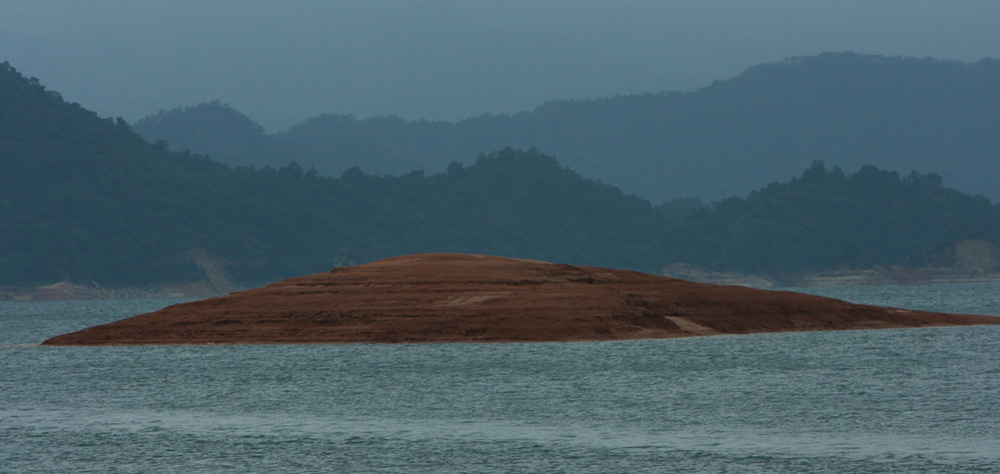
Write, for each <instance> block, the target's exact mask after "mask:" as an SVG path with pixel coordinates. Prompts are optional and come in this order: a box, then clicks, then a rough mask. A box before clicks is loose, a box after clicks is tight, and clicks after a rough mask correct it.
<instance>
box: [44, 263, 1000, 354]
mask: <svg viewBox="0 0 1000 474" xmlns="http://www.w3.org/2000/svg"><path fill="white" fill-rule="evenodd" d="M974 324H1000V317H993V316H974V315H959V314H945V313H932V312H924V311H911V310H906V309H896V308H884V307H878V306H867V305H859V304H852V303H848V302H844V301H840V300H836V299H832V298H824V297H820V296H812V295H805V294H799V293H793V292H786V291H771V290H759V289H752V288H747V287H741V286H724V285H712V284H706V283H694V282H689V281H685V280H679V279H675V278H669V277H664V276H656V275H650V274H645V273H639V272H634V271H626V270H614V269H607V268H596V267H586V266H575V265H567V264H555V263H547V262H542V261H536V260H525V259H517V258H506V257H496V256H486V255H466V254H420V255H408V256H402V257H394V258H387V259H384V260H379V261H376V262H372V263H368V264H364V265H355V266H348V267H341V268H336V269H333V270H331V271H330V272H327V273H320V274H316V275H308V276H302V277H297V278H291V279H287V280H283V281H280V282H277V283H274V284H271V285H268V286H265V287H263V288H258V289H253V290H247V291H240V292H235V293H231V294H229V295H226V296H221V297H216V298H209V299H205V300H201V301H194V302H189V303H182V304H177V305H174V306H170V307H167V308H164V309H162V310H159V311H155V312H152V313H147V314H142V315H138V316H134V317H131V318H127V319H123V320H121V321H116V322H112V323H109V324H104V325H101V326H94V327H91V328H87V329H84V330H82V331H77V332H73V333H69V334H64V335H61V336H56V337H53V338H51V339H48V340H46V341H45V342H43V344H44V345H87V346H93V345H141V344H290V343H407V342H408V343H416V342H543V341H545V342H555V341H603V340H621V339H647V338H673V337H688V336H709V335H721V334H749V333H761V332H778V331H817V330H845V329H873V328H910V327H924V326H955V325H974Z"/></svg>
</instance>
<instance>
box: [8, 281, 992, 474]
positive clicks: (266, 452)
mask: <svg viewBox="0 0 1000 474" xmlns="http://www.w3.org/2000/svg"><path fill="white" fill-rule="evenodd" d="M801 291H808V292H812V293H817V294H824V295H827V296H833V297H837V298H840V299H845V300H848V301H854V302H859V303H870V304H883V305H891V306H899V307H910V308H913V309H928V310H939V311H951V312H968V313H978V314H993V315H1000V285H953V286H935V287H876V288H825V289H803V290H801ZM174 302H177V301H172V300H111V301H70V302H0V472H3V473H8V472H9V473H35V472H37V473H51V472H101V473H104V472H116V473H160V472H163V473H167V472H171V473H172V472H199V473H200V472H206V473H216V472H233V473H248V472H249V473H284V472H287V473H308V472H353V473H398V472H406V473H441V472H449V473H450V472H454V473H458V472H463V473H508V472H546V473H548V472H553V473H559V472H565V473H796V474H798V473H805V472H808V473H852V474H854V473H921V472H927V473H931V472H933V473H994V474H995V473H997V472H1000V441H998V440H1000V409H998V408H997V403H996V402H997V396H998V394H1000V326H979V327H976V326H973V327H958V328H926V329H898V330H896V329H893V330H874V331H836V332H808V333H779V334H758V335H747V336H715V337H707V338H687V339H670V340H642V341H621V342H582V343H530V344H511V343H495V344H407V345H377V344H346V345H256V346H157V347H91V348H86V347H83V348H73V347H41V346H38V345H37V344H38V342H40V341H42V340H44V339H46V338H47V337H50V336H53V335H57V334H61V333H64V332H69V331H73V330H77V329H82V328H83V327H87V326H91V325H94V324H100V323H104V322H110V321H114V320H117V319H121V318H124V317H127V316H131V315H134V314H138V313H141V312H146V311H151V310H156V309H159V308H161V307H163V306H165V305H167V304H172V303H174Z"/></svg>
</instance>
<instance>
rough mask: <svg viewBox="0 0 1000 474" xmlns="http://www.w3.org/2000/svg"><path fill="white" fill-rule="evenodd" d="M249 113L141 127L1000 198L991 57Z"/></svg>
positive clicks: (203, 136)
mask: <svg viewBox="0 0 1000 474" xmlns="http://www.w3.org/2000/svg"><path fill="white" fill-rule="evenodd" d="M207 121H214V122H212V123H209V122H207ZM248 123H250V124H252V121H251V120H250V119H248V118H247V117H245V116H243V115H242V114H240V113H239V112H237V111H234V110H232V109H231V108H229V107H227V106H225V105H224V104H219V103H215V104H203V105H200V106H197V107H190V108H187V109H176V110H173V111H168V112H161V113H159V114H156V115H153V116H150V117H147V118H145V119H143V120H141V121H139V122H138V123H137V124H136V125H135V129H136V130H137V131H138V132H140V133H141V134H142V135H143V136H145V137H147V138H149V139H150V140H152V141H155V140H156V139H166V140H167V141H168V142H169V143H170V145H171V147H172V148H173V149H175V150H178V151H180V150H184V149H190V150H192V151H194V152H199V153H207V154H209V155H211V156H213V157H217V158H218V159H220V160H222V161H225V162H228V163H233V164H261V163H271V164H272V165H275V166H277V165H278V164H283V163H286V162H287V161H288V160H289V159H294V160H296V161H298V162H299V163H302V164H303V165H304V166H314V167H316V169H317V170H319V172H320V173H321V174H330V175H334V176H336V175H339V174H340V173H341V172H343V170H345V169H347V168H350V167H352V166H358V167H360V168H361V169H362V170H364V171H365V172H368V173H374V174H385V173H392V174H401V173H405V172H407V171H410V170H413V169H423V170H427V171H428V172H437V171H441V170H443V169H444V168H445V166H446V165H447V164H448V163H450V162H451V161H458V162H462V163H469V162H470V160H471V158H470V157H474V156H476V155H477V154H478V153H481V152H482V151H483V150H496V149H501V148H503V147H506V146H512V147H515V148H528V147H532V146H535V147H538V148H539V149H542V150H545V151H546V152H547V153H551V154H553V155H554V156H556V157H558V159H559V160H560V162H561V163H562V164H563V165H566V166H568V167H570V168H572V169H575V170H577V171H579V172H580V173H582V174H583V175H585V176H591V177H595V178H598V179H601V180H602V181H604V182H607V183H610V184H613V185H616V186H619V187H620V188H622V189H623V190H625V191H626V192H631V193H636V194H638V195H640V196H642V197H644V198H647V199H651V200H653V201H654V202H662V201H664V200H667V199H673V198H681V197H689V196H693V197H699V198H702V199H708V200H717V199H722V198H725V197H728V196H732V195H744V194H746V193H748V192H749V191H751V190H753V189H755V188H756V187H758V186H760V185H761V184H762V183H768V182H773V181H784V180H787V179H790V178H791V177H792V174H791V173H792V171H790V170H801V169H805V168H807V167H808V166H809V165H810V163H812V162H813V161H814V160H822V161H824V162H825V163H827V164H829V165H831V166H840V167H841V168H843V169H845V170H848V171H854V170H857V169H860V167H861V166H863V165H874V166H878V167H879V168H883V169H896V170H902V171H905V172H908V171H909V170H913V169H916V170H921V171H924V172H933V173H937V174H939V175H941V176H942V177H943V178H944V179H945V181H946V182H947V183H949V184H950V185H951V186H954V187H956V188H957V189H960V190H962V191H964V192H968V193H971V194H984V195H986V196H989V197H991V198H993V199H1000V186H997V185H996V183H997V182H998V178H1000V168H998V165H997V158H996V157H997V156H1000V61H998V60H993V59H984V60H981V61H978V62H976V63H960V62H954V61H940V60H934V59H916V58H899V57H883V56H871V55H861V54H854V53H824V54H821V55H818V56H811V57H801V58H791V59H787V60H784V61H779V62H776V63H769V64H762V65H759V66H755V67H752V68H750V69H748V70H746V71H745V72H743V73H742V74H740V75H739V76H736V77H734V78H731V79H726V80H720V81H716V82H715V83H713V84H711V85H709V86H706V87H704V88H702V89H699V90H696V91H693V92H686V93H671V92H664V93H651V94H645V95H634V96H619V97H611V98H606V99H599V100H582V101H552V102H548V103H546V104H543V105H541V106H539V107H538V108H537V109H535V110H534V111H531V112H524V113H520V114H516V115H499V116H496V115H484V116H481V117H475V118H470V119H467V120H463V121H461V122H458V123H447V122H427V121H405V120H402V119H398V118H395V117H375V118H369V119H365V120H358V119H355V118H354V117H351V116H342V115H325V116H320V117H315V118H312V119H309V120H306V121H304V122H302V123H300V124H298V125H296V126H294V127H292V128H291V129H289V130H288V131H287V132H284V133H278V134H271V135H267V134H265V133H264V132H263V131H261V130H260V129H259V127H256V128H255V127H254V126H252V125H250V126H248V125H247V124H248ZM236 129H239V130H236ZM258 142H266V146H263V145H258V144H256V143H258ZM250 144H254V145H252V146H251V145H250ZM260 150H266V152H262V151H260Z"/></svg>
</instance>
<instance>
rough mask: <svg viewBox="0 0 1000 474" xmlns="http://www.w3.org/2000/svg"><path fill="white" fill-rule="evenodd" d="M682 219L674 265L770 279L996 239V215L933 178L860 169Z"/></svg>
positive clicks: (816, 171)
mask: <svg viewBox="0 0 1000 474" xmlns="http://www.w3.org/2000/svg"><path fill="white" fill-rule="evenodd" d="M687 214H688V216H689V217H688V220H687V225H685V226H684V229H683V230H684V234H683V235H682V236H681V237H680V238H679V239H677V240H676V241H675V243H676V244H677V245H679V246H680V247H681V248H683V249H685V250H684V252H679V253H676V254H675V257H674V260H676V261H686V262H689V263H695V264H699V265H704V266H707V267H709V268H714V269H717V270H738V271H742V272H750V273H759V274H769V275H779V276H780V275H787V274H795V273H801V272H805V271H816V270H824V269H828V268H833V267H848V268H867V267H870V266H872V265H875V264H901V263H904V262H905V261H906V259H907V257H909V256H910V255H913V254H915V253H917V252H919V251H918V250H917V249H927V250H930V249H934V248H937V247H940V246H943V245H944V244H946V243H948V242H950V241H953V240H957V239H963V238H973V237H975V238H984V239H993V240H996V239H997V237H998V236H1000V213H998V208H997V207H996V206H993V205H991V204H990V201H989V200H988V199H986V198H985V197H982V196H978V197H977V196H970V195H967V194H962V193H960V192H958V191H956V190H954V189H949V188H945V187H943V186H942V184H941V177H940V176H938V175H935V174H928V175H923V174H920V173H917V172H912V173H910V174H909V175H908V176H906V177H905V178H901V177H900V176H899V174H897V173H895V172H890V171H883V170H879V169H878V168H875V167H873V166H865V167H862V168H861V169H860V170H858V171H857V172H856V173H854V174H852V175H850V176H845V174H844V173H843V171H841V170H840V169H839V168H836V167H835V168H833V169H831V170H827V169H826V167H825V165H824V164H823V163H822V162H820V161H816V162H814V163H813V165H812V166H811V167H810V168H809V169H807V170H806V171H805V172H804V173H803V174H802V176H801V177H799V178H795V179H792V180H791V181H790V182H788V183H773V184H771V185H769V186H767V187H766V188H763V189H761V190H758V191H754V192H752V193H750V195H749V196H747V197H746V198H745V199H741V198H730V199H727V200H724V201H722V202H719V203H717V204H715V205H713V206H711V207H709V206H705V207H704V208H703V209H701V210H700V211H688V212H687Z"/></svg>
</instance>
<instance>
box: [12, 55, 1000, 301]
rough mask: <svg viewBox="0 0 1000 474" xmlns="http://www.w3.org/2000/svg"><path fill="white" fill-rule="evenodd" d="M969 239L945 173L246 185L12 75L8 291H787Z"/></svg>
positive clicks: (538, 157)
mask: <svg viewBox="0 0 1000 474" xmlns="http://www.w3.org/2000/svg"><path fill="white" fill-rule="evenodd" d="M969 237H979V238H985V239H990V240H992V241H994V242H997V241H1000V208H998V207H997V206H994V205H992V204H991V203H990V202H989V200H987V199H986V198H982V197H973V196H969V195H966V194H962V193H960V192H958V191H955V190H952V189H948V188H946V187H944V186H943V185H942V183H941V178H940V177H938V176H936V175H923V174H919V173H912V174H910V175H907V176H906V177H900V176H899V175H898V174H896V173H894V172H889V171H881V170H878V169H876V168H874V167H869V168H863V169H862V170H861V171H859V172H857V173H854V174H849V175H848V174H845V173H843V172H842V171H841V170H840V169H839V168H833V169H830V170H827V168H826V167H825V166H824V165H822V164H821V163H818V162H817V163H815V164H814V165H813V166H812V167H810V168H809V169H808V170H807V171H806V172H805V173H804V174H803V175H802V176H801V177H799V178H796V179H794V180H791V181H789V182H785V183H776V184H772V185H770V186H768V187H766V188H764V189H761V190H759V191H757V192H754V193H751V194H750V195H748V196H747V197H746V198H731V199H728V200H725V201H722V202H721V203H718V204H710V205H706V204H702V203H700V202H698V201H694V200H686V201H672V202H669V203H667V204H664V205H661V206H657V207H654V206H652V205H651V204H650V203H649V202H648V201H646V200H643V199H640V198H637V197H635V196H632V195H627V194H624V193H623V192H621V191H620V190H619V189H617V188H615V187H612V186H609V185H606V184H602V183H601V182H599V181H595V180H591V179H587V178H584V177H583V176H581V175H580V174H578V173H576V172H575V171H573V170H571V169H569V168H565V167H562V166H560V164H559V163H558V162H557V161H556V160H555V159H554V158H552V157H549V156H546V155H543V154H542V153H540V152H538V151H535V150H529V151H517V150H514V149H510V148H506V149H503V150H501V151H498V152H494V153H490V154H486V155H479V157H478V158H476V159H475V160H474V162H473V163H472V164H470V165H461V164H458V163H452V164H451V165H449V166H447V167H446V170H445V171H443V172H441V173H438V174H433V175H427V174H425V173H423V172H411V173H407V174H404V175H401V176H375V175H370V174H366V173H364V172H362V171H361V170H359V169H357V168H351V169H348V170H347V171H345V172H344V173H343V174H342V175H341V176H340V177H339V178H327V177H322V176H320V175H319V174H318V173H316V172H315V171H313V170H308V171H307V170H304V169H303V168H302V167H301V166H299V165H297V164H295V163H291V164H287V165H285V166H282V167H280V168H263V169H253V168H248V167H241V168H231V167H228V166H225V165H222V164H219V163H216V162H213V161H211V160H210V159H209V158H207V157H204V156H200V155H192V154H190V153H175V152H170V151H168V150H166V148H165V147H164V146H162V145H159V146H158V145H151V144H149V143H147V142H146V141H144V140H143V139H141V138H140V137H139V136H138V135H136V134H135V133H134V132H132V131H131V130H130V129H129V127H128V126H127V124H125V123H124V122H122V121H120V120H111V119H102V118H99V117H97V116H96V115H95V114H93V113H92V112H89V111H87V110H85V109H83V108H82V107H80V106H79V105H77V104H71V103H67V102H66V101H64V100H63V99H62V98H61V97H60V96H59V94H57V93H54V92H52V91H47V90H45V88H44V87H43V86H42V85H41V84H40V83H39V82H38V81H37V80H35V79H28V78H25V77H23V76H22V75H21V74H20V73H18V72H17V71H16V70H14V68H12V67H11V66H9V65H8V64H6V63H4V64H3V65H2V66H0V286H10V285H13V286H29V285H41V284H50V283H54V282H57V281H71V282H77V283H84V284H99V285H104V286H136V285H148V284H177V283H183V282H190V281H196V280H206V279H207V280H210V281H212V284H213V285H215V286H216V288H217V289H221V288H225V287H226V286H227V285H232V284H239V285H256V284H260V283H264V282H268V281H274V280H277V279H281V278H285V277H290V276H294V275H302V274H307V273H315V272H321V271H325V270H328V269H330V268H331V267H334V266H338V265H344V264H350V263H362V262H368V261H372V260H375V259H379V258H383V257H389V256H395V255H402V254H410V253H419V252H465V253H481V254H492V255H502V256H513V257H522V258H534V259H540V260H547V261H553V262H564V263H573V264H581V265H594V266H604V267H615V268H625V269H634V270H640V271H647V272H657V271H659V269H660V268H662V266H664V265H666V264H669V263H674V262H683V263H691V264H694V265H699V266H704V267H708V268H712V269H721V270H742V271H749V272H759V273H765V274H769V275H787V274H795V273H797V272H806V271H810V270H816V269H823V268H829V267H831V266H845V265H846V266H855V267H858V268H862V267H864V266H867V265H871V264H875V263H889V264H895V263H903V262H905V260H906V258H907V257H908V256H910V255H915V254H919V253H924V252H927V251H929V250H933V249H935V248H938V247H940V246H942V245H944V244H946V243H948V242H950V241H953V240H956V239H962V238H969Z"/></svg>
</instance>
